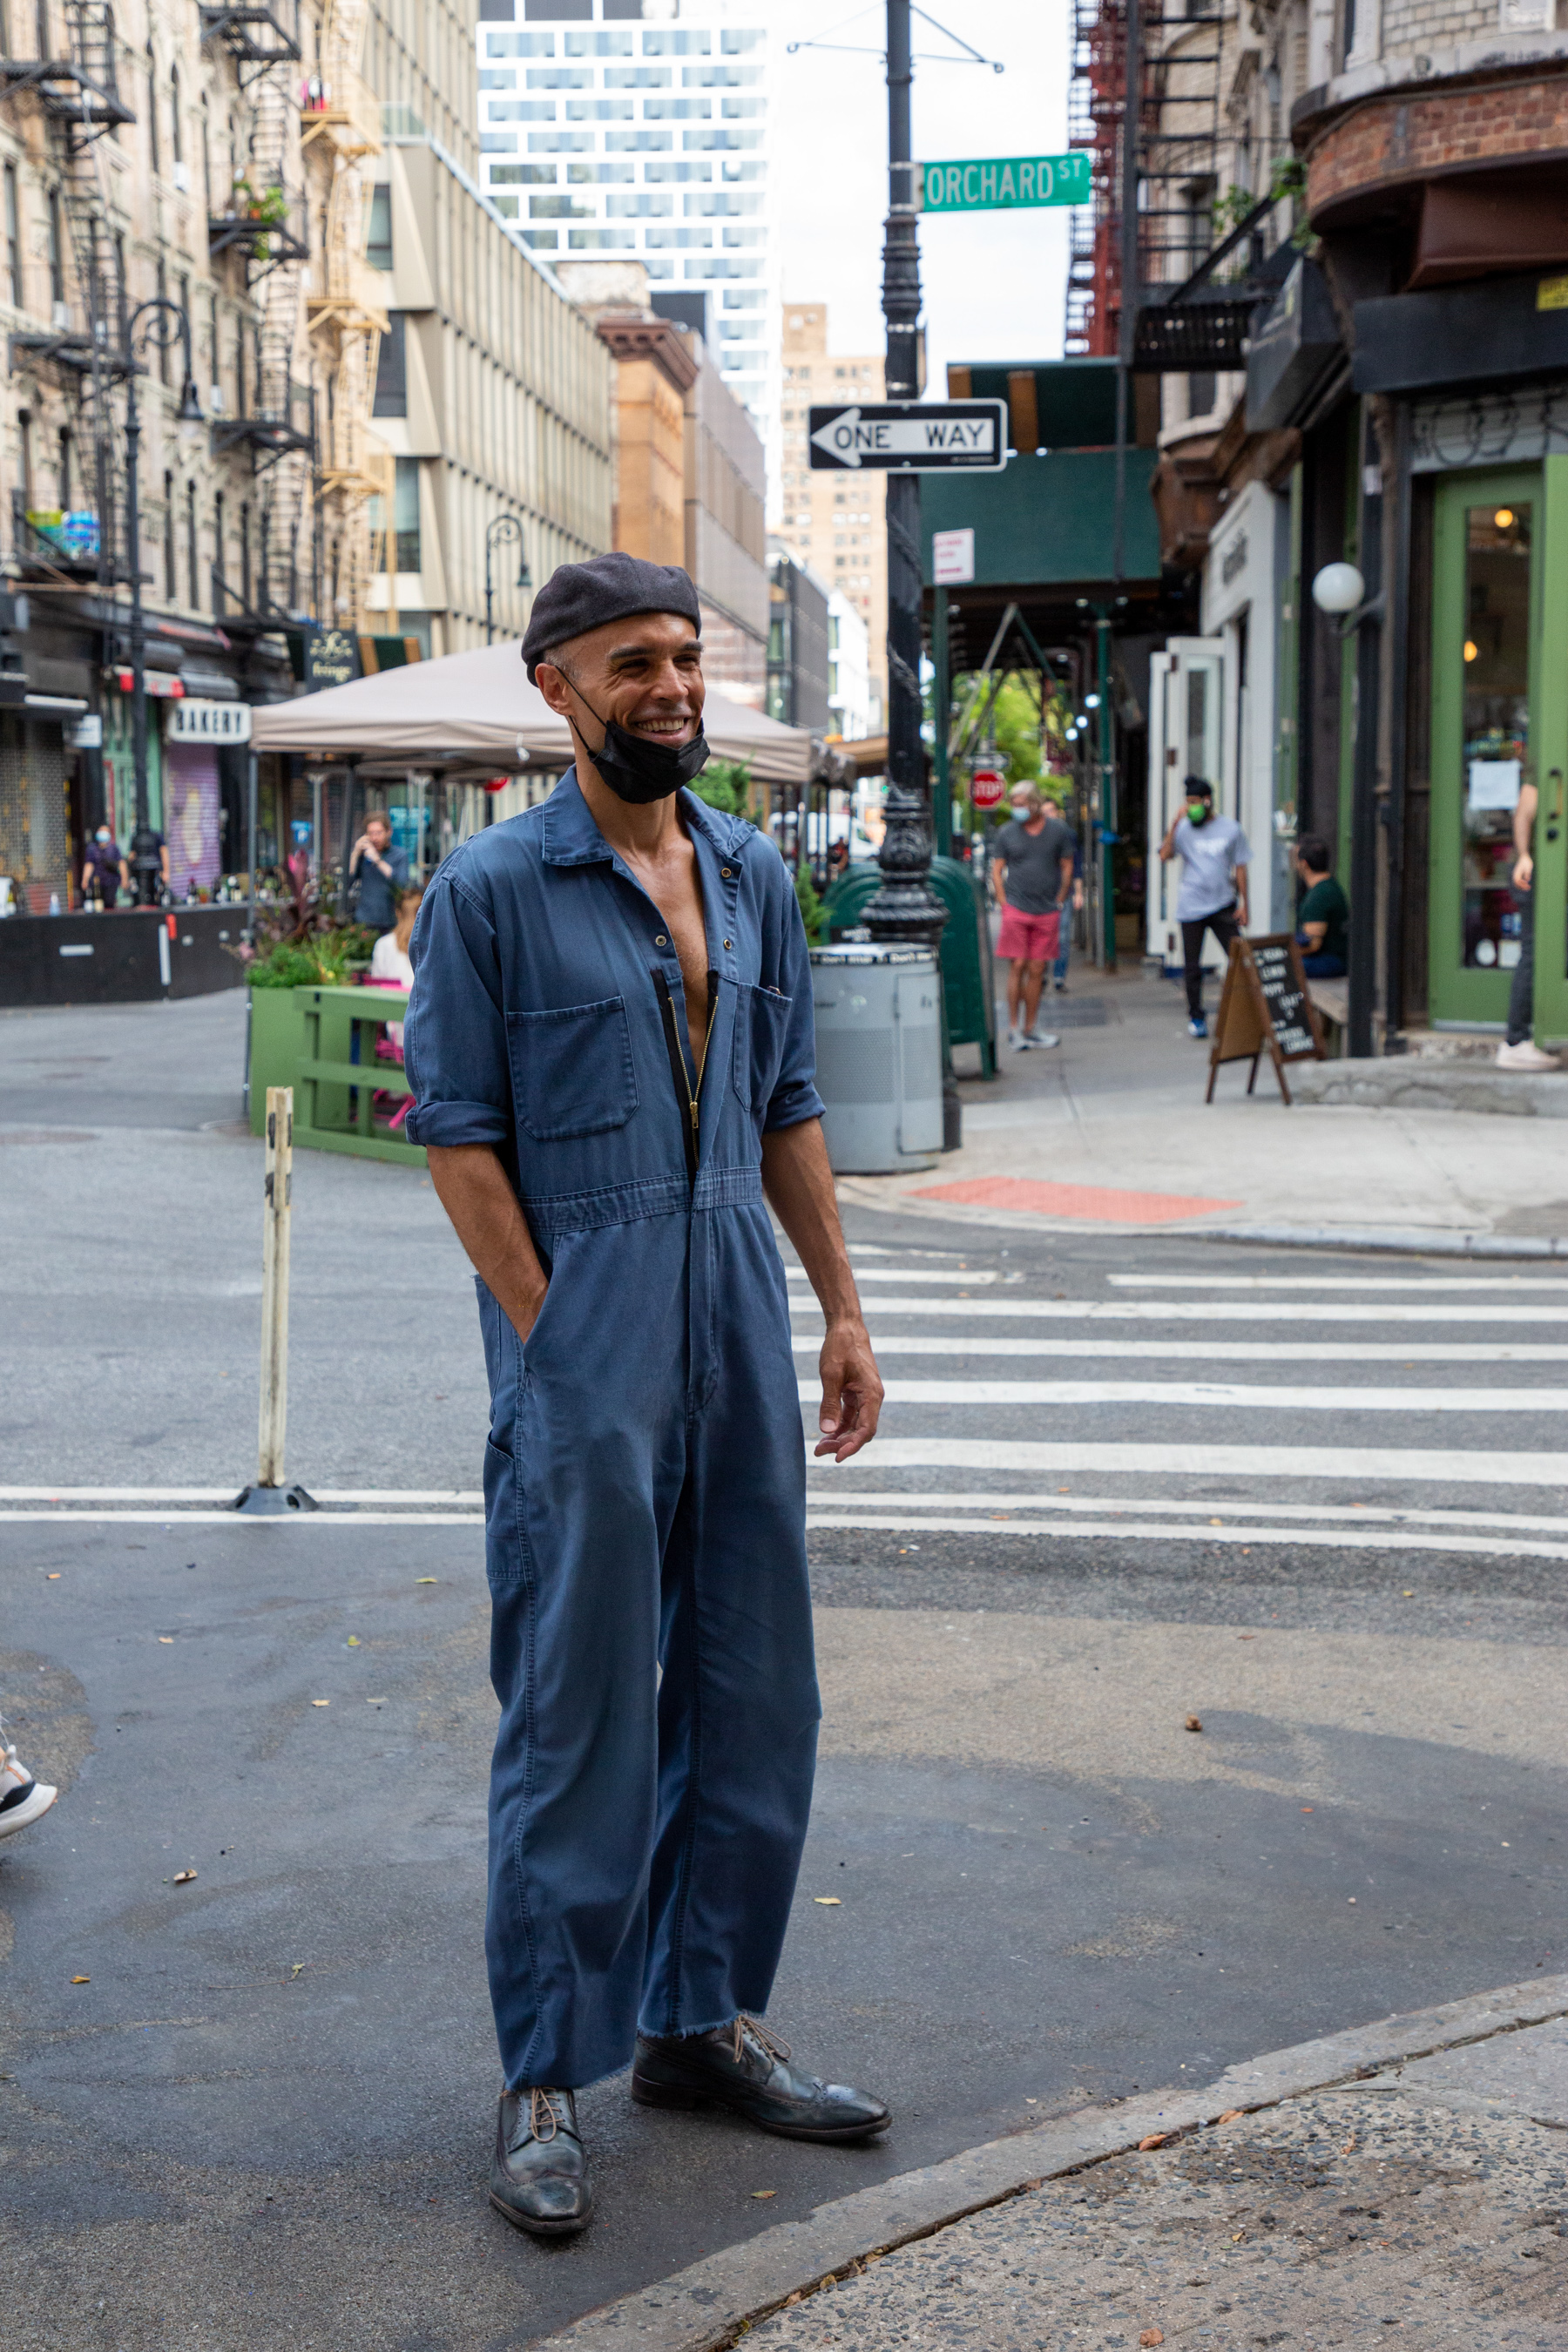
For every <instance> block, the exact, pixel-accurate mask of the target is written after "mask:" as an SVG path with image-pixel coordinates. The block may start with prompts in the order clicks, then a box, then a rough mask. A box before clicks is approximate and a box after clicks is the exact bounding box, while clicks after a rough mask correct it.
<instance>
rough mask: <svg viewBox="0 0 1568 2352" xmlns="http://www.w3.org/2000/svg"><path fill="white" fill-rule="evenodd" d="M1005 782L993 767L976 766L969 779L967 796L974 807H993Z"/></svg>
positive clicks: (1003, 790) (1002, 791)
mask: <svg viewBox="0 0 1568 2352" xmlns="http://www.w3.org/2000/svg"><path fill="white" fill-rule="evenodd" d="M1006 789H1007V784H1006V780H1005V777H1003V776H1001V775H999V774H998V773H997V772H996V770H995V769H994V768H976V769H975V771H974V773H973V776H971V778H970V780H969V797H970V799H971V800H972V801H973V803H974V805H975V807H976V808H983V809H987V808H994V807H995V805H996V803H997V802H998V801H999V800H1000V799H1001V797H1002V795H1003V793H1005V791H1006Z"/></svg>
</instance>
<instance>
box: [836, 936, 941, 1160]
mask: <svg viewBox="0 0 1568 2352" xmlns="http://www.w3.org/2000/svg"><path fill="white" fill-rule="evenodd" d="M811 985H812V994H813V997H814V999H815V1002H816V1090H817V1092H818V1094H820V1095H821V1097H822V1099H823V1102H824V1104H825V1105H826V1115H825V1117H824V1118H823V1122H822V1127H823V1133H824V1135H825V1136H826V1140H827V1157H828V1159H829V1160H830V1161H831V1163H832V1166H833V1170H834V1172H835V1174H836V1175H840V1176H888V1175H893V1174H896V1173H897V1172H898V1171H900V1170H901V1169H921V1168H934V1167H935V1165H936V1161H937V1155H938V1154H939V1153H940V1151H941V1150H942V1013H941V1006H940V1003H939V1001H938V994H937V986H938V983H937V961H936V958H935V956H934V955H932V953H931V950H930V949H929V948H915V947H908V948H905V947H876V946H871V945H865V946H861V945H857V944H854V943H846V944H845V945H843V946H841V947H833V948H813V949H812V950H811Z"/></svg>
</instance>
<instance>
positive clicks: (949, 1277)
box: [784, 1261, 1568, 1289]
mask: <svg viewBox="0 0 1568 2352" xmlns="http://www.w3.org/2000/svg"><path fill="white" fill-rule="evenodd" d="M784 1272H785V1274H786V1275H787V1276H789V1279H790V1280H791V1282H805V1279H806V1272H805V1266H803V1265H786V1266H785V1268H784ZM855 1276H856V1279H857V1281H859V1282H947V1283H956V1284H958V1285H959V1286H964V1287H973V1288H976V1289H983V1288H984V1286H985V1285H986V1284H987V1283H988V1282H1000V1281H1001V1279H1002V1277H1001V1276H1000V1275H999V1274H992V1273H989V1272H987V1271H985V1270H984V1269H981V1270H978V1271H976V1270H971V1271H970V1272H969V1273H965V1272H964V1271H963V1269H962V1268H961V1267H956V1266H942V1267H941V1268H935V1267H931V1266H924V1265H860V1264H859V1263H858V1261H857V1264H856V1267H855ZM1564 1287H1565V1288H1568V1285H1565V1286H1564Z"/></svg>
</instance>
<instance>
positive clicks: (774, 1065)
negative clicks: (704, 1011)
mask: <svg viewBox="0 0 1568 2352" xmlns="http://www.w3.org/2000/svg"><path fill="white" fill-rule="evenodd" d="M736 997H737V1001H736V1005H735V1043H734V1048H733V1051H732V1053H731V1062H730V1070H731V1078H732V1079H733V1082H734V1087H735V1092H736V1093H737V1094H738V1095H739V1096H740V1097H741V1101H742V1105H743V1107H744V1108H746V1109H747V1110H749V1111H752V1112H756V1111H760V1110H765V1109H766V1108H767V1107H768V1104H769V1102H770V1101H771V1100H772V1099H773V1088H774V1087H776V1086H777V1084H778V1078H779V1065H780V1064H781V1063H782V1062H783V1060H784V1037H785V1034H786V1031H787V1029H788V1025H789V1017H790V1014H791V1013H792V1012H793V1011H794V1009H795V1000H794V999H793V997H788V996H784V995H781V994H780V992H779V991H778V990H777V989H776V988H753V987H752V984H751V982H749V981H744V980H742V981H738V982H736Z"/></svg>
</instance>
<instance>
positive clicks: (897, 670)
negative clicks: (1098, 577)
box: [862, 0, 963, 1151]
mask: <svg viewBox="0 0 1568 2352" xmlns="http://www.w3.org/2000/svg"><path fill="white" fill-rule="evenodd" d="M887 5H888V219H887V226H886V231H885V236H884V242H883V246H882V316H883V318H884V319H885V320H887V325H888V372H887V396H888V398H889V400H918V399H919V398H920V379H919V354H918V349H917V328H918V324H919V320H920V314H921V256H920V242H919V230H918V222H919V215H918V213H917V211H916V209H915V167H914V162H913V159H912V157H911V154H910V84H911V82H912V80H913V79H914V67H913V63H912V60H911V58H910V0H887ZM887 485H888V792H887V802H886V823H887V830H886V832H885V833H884V835H883V837H882V846H881V850H880V853H879V857H878V864H879V866H881V869H882V883H881V887H880V888H879V891H878V893H877V895H876V897H875V898H873V899H872V900H871V902H870V904H869V905H868V908H866V911H865V914H864V916H863V918H862V920H863V921H864V922H865V924H866V927H867V929H868V930H869V931H870V933H871V936H872V938H873V939H875V940H878V941H879V942H887V943H889V944H890V943H891V942H893V941H895V940H907V941H909V942H910V944H911V945H918V946H920V947H926V948H930V949H931V951H932V953H933V954H940V952H941V944H942V926H943V924H944V923H945V922H946V920H947V908H945V907H944V906H943V905H942V900H941V899H940V898H938V897H937V895H936V893H935V891H934V890H933V889H932V888H931V852H932V846H933V845H932V837H931V791H930V788H929V786H928V784H927V782H926V767H925V745H924V742H923V741H922V740H921V717H922V712H921V485H920V476H919V475H918V474H889V475H888V476H887ZM936 723H937V726H938V727H939V729H940V728H944V727H945V726H946V724H947V714H946V712H945V711H938V713H937V715H936ZM938 988H939V991H940V989H941V976H940V973H939V975H938ZM942 1034H943V1039H944V1045H943V1055H942V1059H943V1065H944V1067H943V1073H942V1127H943V1148H944V1150H949V1151H953V1150H957V1148H958V1145H959V1143H960V1141H961V1140H962V1118H963V1107H962V1105H961V1103H960V1101H959V1097H958V1089H957V1087H956V1086H955V1085H954V1083H953V1076H952V1057H951V1055H950V1054H949V1053H948V1052H947V1050H946V1045H945V1038H946V1023H945V1021H944V1022H943V1024H942Z"/></svg>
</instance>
